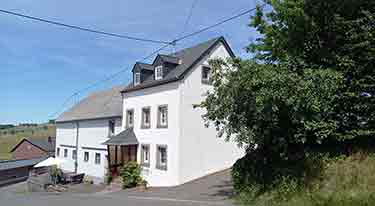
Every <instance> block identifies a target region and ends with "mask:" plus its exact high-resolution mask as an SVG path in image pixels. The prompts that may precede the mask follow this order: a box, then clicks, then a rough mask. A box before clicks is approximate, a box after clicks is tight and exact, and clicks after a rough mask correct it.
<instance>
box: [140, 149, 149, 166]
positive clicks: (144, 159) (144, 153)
mask: <svg viewBox="0 0 375 206" xmlns="http://www.w3.org/2000/svg"><path fill="white" fill-rule="evenodd" d="M141 165H142V166H144V167H149V166H150V145H146V144H143V145H142V147H141Z"/></svg>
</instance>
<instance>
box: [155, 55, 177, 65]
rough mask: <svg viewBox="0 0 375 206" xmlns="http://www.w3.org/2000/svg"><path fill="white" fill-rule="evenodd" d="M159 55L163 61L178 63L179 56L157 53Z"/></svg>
mask: <svg viewBox="0 0 375 206" xmlns="http://www.w3.org/2000/svg"><path fill="white" fill-rule="evenodd" d="M159 57H160V58H161V59H162V60H163V61H165V62H170V63H173V64H179V60H180V58H178V57H176V56H171V55H165V54H159Z"/></svg>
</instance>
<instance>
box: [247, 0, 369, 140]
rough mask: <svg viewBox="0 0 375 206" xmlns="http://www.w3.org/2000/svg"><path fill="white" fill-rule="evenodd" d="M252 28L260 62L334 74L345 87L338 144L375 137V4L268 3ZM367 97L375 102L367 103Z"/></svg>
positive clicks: (337, 118) (336, 116) (345, 0)
mask: <svg viewBox="0 0 375 206" xmlns="http://www.w3.org/2000/svg"><path fill="white" fill-rule="evenodd" d="M266 2H267V5H268V7H265V8H260V7H259V8H258V10H257V12H256V14H255V15H254V16H253V18H252V20H251V23H250V26H252V27H255V28H256V29H257V31H258V32H259V33H260V34H261V37H260V38H258V39H257V40H256V41H255V42H253V43H251V44H250V45H249V46H248V51H249V52H254V53H255V54H256V55H255V58H256V59H257V60H261V61H263V62H266V63H271V64H280V63H282V64H286V65H288V67H289V69H291V70H292V71H296V72H300V70H304V69H306V68H307V69H310V68H312V69H333V70H336V71H338V72H341V73H342V76H343V77H344V78H345V81H344V82H343V84H342V87H341V88H340V90H339V92H338V93H337V96H336V99H335V102H334V103H333V104H332V107H333V108H334V111H335V112H334V113H332V115H331V119H332V121H333V122H335V124H336V126H337V129H336V130H335V133H336V134H335V135H334V136H335V138H336V139H339V140H345V139H353V138H357V137H361V138H363V137H369V138H371V137H373V136H374V134H375V113H374V112H373V111H375V97H374V96H375V78H374V77H375V68H374V67H375V46H374V45H375V24H374V22H375V1H368V0H357V1H353V0H330V1H326V0H266ZM363 92H367V93H370V94H372V95H373V97H368V98H366V97H363V96H362V95H361V94H362V93H363Z"/></svg>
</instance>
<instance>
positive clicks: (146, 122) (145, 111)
mask: <svg viewBox="0 0 375 206" xmlns="http://www.w3.org/2000/svg"><path fill="white" fill-rule="evenodd" d="M150 110H151V109H150V107H145V108H142V125H141V128H143V129H147V128H150V125H151V114H150V113H151V112H150Z"/></svg>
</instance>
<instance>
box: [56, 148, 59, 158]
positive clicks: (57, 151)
mask: <svg viewBox="0 0 375 206" xmlns="http://www.w3.org/2000/svg"><path fill="white" fill-rule="evenodd" d="M56 156H57V157H60V147H58V148H57V149H56Z"/></svg>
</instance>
